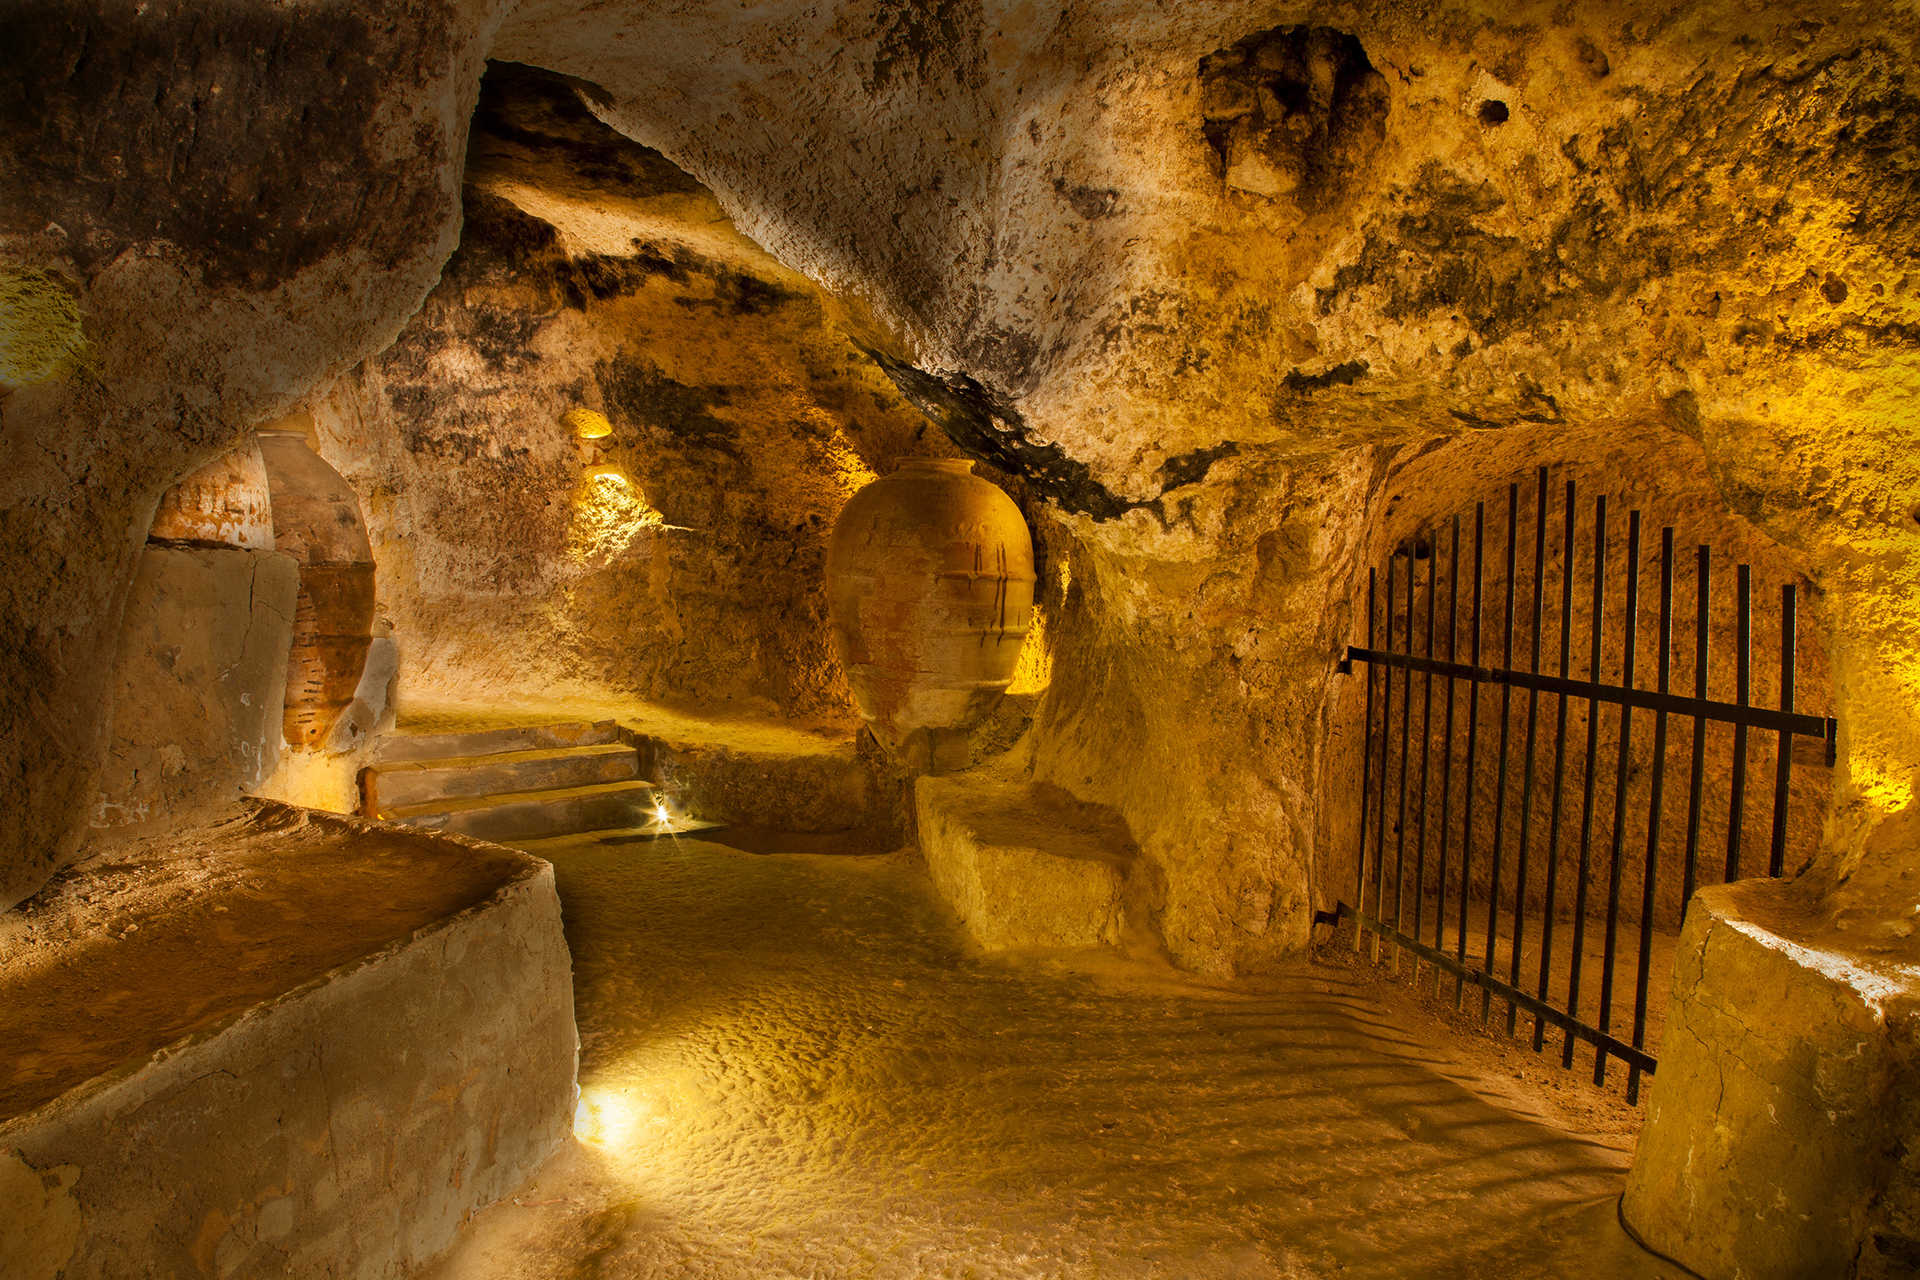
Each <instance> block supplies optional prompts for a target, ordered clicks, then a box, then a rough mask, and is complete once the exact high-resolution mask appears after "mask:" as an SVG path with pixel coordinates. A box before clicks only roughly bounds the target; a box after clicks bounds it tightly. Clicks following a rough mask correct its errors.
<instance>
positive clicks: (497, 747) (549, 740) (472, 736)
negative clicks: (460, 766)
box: [375, 720, 621, 765]
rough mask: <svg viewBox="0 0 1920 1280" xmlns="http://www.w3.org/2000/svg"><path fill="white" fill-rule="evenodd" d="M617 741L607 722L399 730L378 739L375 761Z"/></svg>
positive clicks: (612, 726)
mask: <svg viewBox="0 0 1920 1280" xmlns="http://www.w3.org/2000/svg"><path fill="white" fill-rule="evenodd" d="M620 740H621V739H620V726H619V725H617V724H615V723H614V722H613V721H611V720H593V721H588V720H568V721H563V722H560V723H555V724H529V725H507V726H504V727H501V728H497V729H465V730H458V731H453V732H445V733H409V732H407V731H406V730H404V729H402V730H401V731H400V732H398V733H391V734H388V735H387V736H386V737H384V738H382V739H381V740H380V747H379V750H378V752H377V754H376V756H375V759H376V760H377V761H378V762H379V763H380V764H382V765H389V764H403V763H407V762H411V761H418V760H458V759H468V758H471V757H473V756H489V755H500V754H503V753H505V752H509V751H537V750H542V749H547V748H553V747H588V746H598V745H601V744H603V743H610V742H619V741H620Z"/></svg>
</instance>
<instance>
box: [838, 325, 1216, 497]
mask: <svg viewBox="0 0 1920 1280" xmlns="http://www.w3.org/2000/svg"><path fill="white" fill-rule="evenodd" d="M861 349H862V350H863V351H865V352H866V354H867V355H868V356H869V357H871V358H872V360H873V362H874V363H875V364H877V365H879V366H880V368H881V370H882V371H883V372H884V373H885V374H886V375H887V377H889V378H890V379H892V380H893V384H894V385H895V386H897V387H899V388H900V392H901V394H902V395H904V396H905V397H906V398H907V400H908V401H909V402H910V403H912V404H913V406H914V407H915V408H917V409H919V410H920V412H921V413H923V414H925V415H926V416H927V419H928V421H930V422H932V423H933V424H934V425H935V426H937V427H939V428H940V430H941V431H942V432H943V433H945V435H946V437H947V439H949V440H951V441H953V443H954V444H955V445H956V446H958V447H959V448H960V450H961V451H962V452H964V453H966V454H967V455H968V456H970V457H972V458H975V459H977V460H978V461H980V462H984V463H986V464H987V465H988V466H990V467H995V468H997V469H999V470H1001V471H1004V472H1006V473H1007V474H1008V475H1011V476H1017V477H1019V479H1020V480H1021V481H1023V482H1024V483H1025V484H1026V485H1027V487H1028V488H1029V489H1030V490H1031V492H1032V493H1033V494H1034V496H1036V497H1038V498H1040V499H1042V500H1044V501H1047V502H1051V503H1052V504H1053V505H1054V506H1056V507H1058V508H1060V509H1061V510H1063V511H1068V512H1072V513H1075V514H1079V515H1087V516H1091V517H1093V518H1094V519H1095V520H1099V521H1102V522H1104V521H1108V520H1117V519H1119V518H1120V517H1121V516H1124V515H1125V514H1127V512H1129V511H1150V512H1152V513H1153V515H1154V517H1155V518H1156V519H1158V520H1159V521H1160V523H1161V524H1162V526H1165V525H1166V523H1167V511H1166V502H1165V498H1166V495H1167V494H1168V493H1169V492H1170V491H1172V490H1174V489H1177V488H1179V487H1181V486H1182V485H1189V484H1198V483H1199V482H1200V481H1202V480H1204V479H1205V478H1206V476H1207V473H1208V472H1209V471H1210V470H1211V469H1212V467H1213V464H1214V463H1215V462H1217V461H1219V460H1220V459H1221V458H1227V457H1231V456H1233V455H1234V454H1237V453H1239V452H1240V445H1239V444H1238V443H1237V442H1235V441H1232V440H1228V441H1223V442H1222V443H1220V444H1217V445H1211V446H1208V447H1206V448H1202V449H1195V450H1193V451H1192V452H1191V453H1184V454H1178V455H1175V456H1174V457H1170V458H1168V459H1167V460H1166V461H1165V462H1164V463H1162V464H1161V466H1160V477H1161V486H1160V492H1159V493H1158V494H1155V495H1154V496H1153V497H1151V498H1123V497H1121V496H1120V495H1118V494H1116V493H1114V492H1113V491H1112V490H1111V489H1109V488H1107V487H1106V486H1105V485H1104V484H1102V483H1100V481H1099V480H1097V479H1095V478H1094V476H1093V473H1092V471H1091V470H1090V469H1089V468H1088V466H1087V464H1086V463H1084V462H1082V461H1080V460H1079V459H1078V458H1075V457H1073V456H1071V455H1070V454H1068V453H1067V452H1066V450H1064V449H1062V448H1061V447H1060V446H1059V445H1057V444H1053V443H1050V442H1047V441H1042V440H1036V439H1034V437H1033V432H1032V429H1031V428H1029V427H1028V426H1027V423H1026V420H1025V419H1024V418H1022V417H1021V415H1020V411H1019V409H1018V408H1016V407H1015V406H1014V404H1013V402H1012V401H1011V400H1010V399H1008V398H1007V397H1006V396H1004V395H1001V394H1000V393H998V392H995V391H993V390H991V389H989V388H987V387H985V386H982V385H981V384H980V383H979V382H978V381H977V380H976V379H974V378H971V377H969V376H967V375H966V374H964V373H958V374H945V375H942V374H933V373H928V372H927V371H926V370H924V369H919V368H916V367H914V366H913V365H911V364H908V363H907V362H906V361H904V360H900V359H898V358H896V357H894V356H891V355H888V354H887V353H886V352H884V351H880V350H877V349H875V348H873V347H865V346H863V347H862V348H861Z"/></svg>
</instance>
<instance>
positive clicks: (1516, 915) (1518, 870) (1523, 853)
mask: <svg viewBox="0 0 1920 1280" xmlns="http://www.w3.org/2000/svg"><path fill="white" fill-rule="evenodd" d="M1536 475H1537V477H1538V484H1537V486H1536V490H1537V491H1536V492H1535V494H1534V498H1533V599H1532V602H1531V604H1530V606H1529V608H1530V609H1531V611H1532V616H1531V618H1530V622H1531V625H1532V637H1531V639H1530V640H1529V641H1528V650H1527V673H1528V674H1529V675H1535V674H1538V673H1539V670H1540V595H1541V592H1542V591H1543V590H1544V589H1545V587H1546V571H1547V569H1546V554H1547V469H1546V468H1545V467H1541V468H1540V469H1539V471H1538V472H1537V473H1536ZM1539 727H1540V691H1539V690H1538V689H1528V690H1527V738H1526V742H1527V745H1526V767H1525V769H1524V770H1523V771H1522V773H1521V775H1520V857H1519V860H1518V864H1517V865H1516V866H1515V867H1514V874H1513V964H1512V967H1511V969H1510V970H1509V972H1508V974H1507V984H1508V985H1509V986H1512V987H1518V986H1519V985H1520V960H1521V952H1522V951H1523V950H1524V949H1525V946H1526V919H1527V855H1528V853H1529V852H1530V851H1531V849H1532V846H1533V740H1534V736H1535V734H1536V733H1538V731H1539ZM1519 1015H1520V1009H1519V1006H1518V1005H1515V1004H1514V1003H1513V1001H1511V1000H1509V1001H1507V1034H1508V1035H1512V1034H1513V1028H1514V1024H1515V1022H1516V1021H1517V1020H1518V1019H1519Z"/></svg>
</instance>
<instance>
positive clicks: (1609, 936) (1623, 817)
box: [1593, 511, 1640, 1084]
mask: <svg viewBox="0 0 1920 1280" xmlns="http://www.w3.org/2000/svg"><path fill="white" fill-rule="evenodd" d="M1625 603H1626V608H1625V610H1624V614H1625V616H1624V618H1623V619H1622V622H1623V626H1624V629H1625V636H1624V647H1623V648H1622V649H1621V651H1620V687H1621V688H1623V689H1631V688H1633V656H1634V648H1635V641H1636V640H1638V639H1639V634H1640V513H1639V512H1638V511H1632V512H1628V513H1627V596H1626V602H1625ZM1632 754H1633V708H1632V707H1631V706H1629V705H1628V704H1627V703H1624V702H1623V703H1621V704H1620V755H1619V764H1618V766H1617V767H1616V768H1615V770H1614V775H1613V832H1612V839H1611V841H1610V842H1609V847H1608V856H1607V933H1606V938H1605V941H1604V946H1603V950H1602V952H1601V960H1600V1030H1601V1031H1602V1032H1605V1031H1608V1030H1610V1029H1611V1028H1612V1026H1613V964H1614V959H1615V953H1616V949H1617V943H1618V940H1619V934H1620V859H1621V857H1622V856H1623V855H1624V854H1625V853H1626V834H1627V770H1628V767H1629V766H1630V765H1631V764H1632V762H1633V761H1632ZM1593 1082H1594V1083H1595V1084H1605V1083H1606V1082H1607V1051H1606V1048H1605V1046H1599V1047H1596V1048H1595V1049H1594V1053H1593Z"/></svg>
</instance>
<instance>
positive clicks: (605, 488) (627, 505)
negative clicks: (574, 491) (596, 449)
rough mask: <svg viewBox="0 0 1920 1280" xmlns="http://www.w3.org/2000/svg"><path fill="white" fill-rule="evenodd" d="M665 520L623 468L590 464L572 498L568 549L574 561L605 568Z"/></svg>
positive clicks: (664, 525) (664, 524) (658, 527)
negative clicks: (591, 465)
mask: <svg viewBox="0 0 1920 1280" xmlns="http://www.w3.org/2000/svg"><path fill="white" fill-rule="evenodd" d="M666 523H667V522H666V517H664V516H662V515H661V514H660V513H659V512H658V511H656V510H654V508H653V506H652V504H651V503H649V502H648V501H647V499H646V495H644V494H642V493H641V492H640V489H639V486H637V485H635V484H634V482H633V478H632V477H631V476H629V475H628V474H627V473H626V472H625V471H622V470H621V469H620V468H619V467H617V466H612V465H607V466H599V467H590V468H588V469H587V471H586V473H585V474H584V475H583V476H581V478H580V491H579V495H578V496H577V497H576V498H575V499H574V505H573V521H572V524H571V525H570V526H569V527H568V530H567V550H568V553H569V555H571V556H572V558H573V560H574V562H575V563H576V564H582V565H587V566H590V567H593V568H598V569H604V568H606V567H607V566H608V565H610V564H613V563H614V562H615V561H617V560H620V559H622V558H623V557H625V556H626V555H627V553H628V552H629V551H631V550H632V549H633V545H634V543H635V542H636V541H638V540H639V538H640V537H641V535H643V534H645V533H646V532H648V531H649V530H652V529H660V528H664V527H666Z"/></svg>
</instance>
